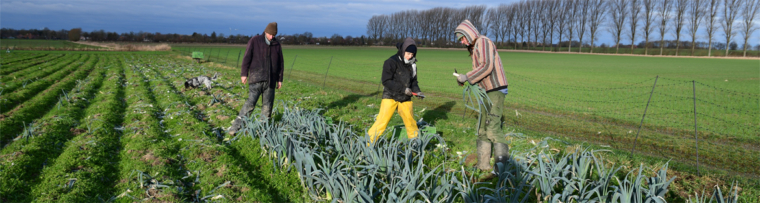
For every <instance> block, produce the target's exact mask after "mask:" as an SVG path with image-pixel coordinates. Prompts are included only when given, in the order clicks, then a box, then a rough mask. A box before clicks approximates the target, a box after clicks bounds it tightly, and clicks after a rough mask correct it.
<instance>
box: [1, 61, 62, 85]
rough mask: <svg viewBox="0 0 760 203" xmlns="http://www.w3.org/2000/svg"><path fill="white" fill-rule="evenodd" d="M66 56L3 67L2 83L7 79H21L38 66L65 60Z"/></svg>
mask: <svg viewBox="0 0 760 203" xmlns="http://www.w3.org/2000/svg"><path fill="white" fill-rule="evenodd" d="M64 56H65V54H58V55H49V56H45V57H40V58H34V59H30V60H29V61H24V62H20V63H17V64H13V65H3V68H2V70H0V74H2V75H5V76H4V78H3V80H2V81H3V82H5V81H6V80H7V78H12V77H20V76H23V75H25V74H28V73H29V72H30V71H33V70H34V69H33V68H34V67H35V66H38V65H39V66H42V65H40V64H43V63H49V62H55V61H57V60H60V59H64V58H65V57H64ZM39 66H38V67H39Z"/></svg>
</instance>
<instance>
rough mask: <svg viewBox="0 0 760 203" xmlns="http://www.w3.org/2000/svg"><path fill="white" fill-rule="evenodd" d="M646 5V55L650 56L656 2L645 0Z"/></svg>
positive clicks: (654, 0)
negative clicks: (650, 37)
mask: <svg viewBox="0 0 760 203" xmlns="http://www.w3.org/2000/svg"><path fill="white" fill-rule="evenodd" d="M642 3H643V4H644V55H648V54H649V35H651V34H652V32H654V26H653V23H654V13H655V4H656V0H643V1H642Z"/></svg>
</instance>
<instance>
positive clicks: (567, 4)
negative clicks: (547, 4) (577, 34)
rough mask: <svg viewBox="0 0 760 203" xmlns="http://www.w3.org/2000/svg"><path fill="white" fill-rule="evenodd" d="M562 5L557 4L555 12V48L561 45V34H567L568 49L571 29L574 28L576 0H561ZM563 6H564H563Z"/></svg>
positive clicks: (571, 36)
mask: <svg viewBox="0 0 760 203" xmlns="http://www.w3.org/2000/svg"><path fill="white" fill-rule="evenodd" d="M562 1H563V2H564V3H563V4H564V5H561V6H558V9H556V10H557V13H559V14H558V16H557V33H558V34H559V42H557V50H559V49H560V48H561V47H562V36H567V38H569V39H570V40H568V41H569V42H570V43H568V49H567V51H568V52H569V51H570V47H571V45H569V44H572V43H573V31H575V30H573V29H574V28H575V16H576V15H577V14H578V13H577V10H578V0H562ZM563 7H564V8H563Z"/></svg>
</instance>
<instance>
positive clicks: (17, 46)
mask: <svg viewBox="0 0 760 203" xmlns="http://www.w3.org/2000/svg"><path fill="white" fill-rule="evenodd" d="M0 48H2V49H3V51H6V50H8V49H11V50H99V49H105V48H103V47H96V46H90V45H84V44H77V43H73V42H70V41H68V40H42V39H2V40H0Z"/></svg>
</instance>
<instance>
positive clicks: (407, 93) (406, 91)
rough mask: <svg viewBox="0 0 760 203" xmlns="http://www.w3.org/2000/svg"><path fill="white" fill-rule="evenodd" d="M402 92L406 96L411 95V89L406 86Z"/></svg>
mask: <svg viewBox="0 0 760 203" xmlns="http://www.w3.org/2000/svg"><path fill="white" fill-rule="evenodd" d="M404 94H406V96H412V89H409V88H406V89H405V90H404Z"/></svg>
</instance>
